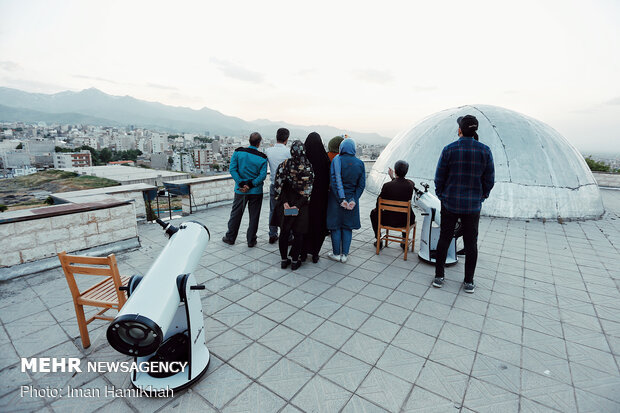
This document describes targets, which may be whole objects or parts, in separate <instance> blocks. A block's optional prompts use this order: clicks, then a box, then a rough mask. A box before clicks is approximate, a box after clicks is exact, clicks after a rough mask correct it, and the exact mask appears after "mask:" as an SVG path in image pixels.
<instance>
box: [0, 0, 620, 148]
mask: <svg viewBox="0 0 620 413" xmlns="http://www.w3.org/2000/svg"><path fill="white" fill-rule="evenodd" d="M0 16H1V19H0V21H1V23H0V86H5V87H13V88H17V89H22V90H25V91H28V92H40V93H55V92H60V91H64V90H74V91H78V90H82V89H86V88H89V87H96V88H98V89H100V90H102V91H104V92H106V93H109V94H113V95H130V96H134V97H136V98H138V99H144V100H149V101H157V102H161V103H164V104H169V105H175V106H186V107H191V108H194V109H200V108H202V107H204V106H207V107H209V108H211V109H215V110H218V111H220V112H222V113H224V114H227V115H232V116H237V117H240V118H243V119H245V120H255V119H270V120H272V121H285V122H289V123H294V124H301V125H332V126H336V127H339V128H344V129H346V130H351V131H363V132H377V133H379V134H381V135H383V136H386V137H388V138H391V137H393V136H395V135H396V134H397V133H398V132H400V131H402V130H404V129H406V128H409V127H411V126H412V125H414V124H416V123H417V122H419V121H420V120H422V119H424V118H425V117H427V116H429V115H431V114H433V113H435V112H437V111H440V110H443V109H448V108H452V107H456V106H462V105H467V104H489V105H497V106H502V107H505V108H508V109H511V110H515V111H517V112H520V113H523V114H525V115H528V116H531V117H534V118H536V119H539V120H541V121H543V122H545V123H548V124H549V125H551V126H552V127H554V128H555V129H556V130H558V131H559V132H560V133H562V134H563V135H564V136H565V137H566V138H567V139H568V140H569V141H570V142H571V143H572V144H573V145H575V146H576V147H577V148H578V149H580V150H581V151H585V152H588V151H590V152H594V151H598V152H605V151H610V152H613V151H615V152H620V139H618V138H617V136H618V132H619V131H620V24H618V22H619V21H620V1H618V0H588V1H586V0H582V1H574V0H520V1H504V0H468V1H462V0H460V1H448V0H437V1H428V0H423V1H418V0H409V1H390V0H382V1H380V2H378V1H364V0H357V1H338V0H330V1H323V0H314V1H312V2H296V1H290V0H288V1H271V0H261V1H234V0H230V1H210V0H208V1H207V0H204V1H182V0H180V1H174V2H171V1H133V0H132V1H110V0H107V1H95V0H93V1H83V0H80V1H50V0H46V1H35V0H32V1H30V0H28V1H22V0H14V1H7V0H0Z"/></svg>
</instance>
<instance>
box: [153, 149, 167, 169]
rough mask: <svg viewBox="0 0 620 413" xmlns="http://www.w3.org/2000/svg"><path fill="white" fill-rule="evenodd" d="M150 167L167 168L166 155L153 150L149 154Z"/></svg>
mask: <svg viewBox="0 0 620 413" xmlns="http://www.w3.org/2000/svg"><path fill="white" fill-rule="evenodd" d="M151 168H153V169H167V168H168V155H166V154H165V153H164V152H155V153H152V154H151Z"/></svg>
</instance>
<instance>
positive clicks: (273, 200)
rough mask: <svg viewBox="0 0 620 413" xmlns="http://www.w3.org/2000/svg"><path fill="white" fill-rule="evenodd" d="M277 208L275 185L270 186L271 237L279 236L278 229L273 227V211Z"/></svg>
mask: <svg viewBox="0 0 620 413" xmlns="http://www.w3.org/2000/svg"><path fill="white" fill-rule="evenodd" d="M275 206H276V191H275V190H274V189H273V184H271V185H269V237H276V236H278V227H276V226H274V225H271V217H272V216H273V209H274V208H275Z"/></svg>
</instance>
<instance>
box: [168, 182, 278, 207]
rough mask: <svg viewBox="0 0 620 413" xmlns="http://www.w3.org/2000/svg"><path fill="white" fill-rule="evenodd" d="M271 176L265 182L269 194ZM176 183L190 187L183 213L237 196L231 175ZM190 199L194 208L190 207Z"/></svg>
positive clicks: (185, 198) (265, 190)
mask: <svg viewBox="0 0 620 413" xmlns="http://www.w3.org/2000/svg"><path fill="white" fill-rule="evenodd" d="M270 183H271V181H270V180H269V176H267V179H265V182H264V183H263V193H264V194H269V184H270ZM175 184H186V185H189V187H190V194H191V195H190V196H182V198H181V199H182V200H181V205H182V208H183V214H189V213H190V210H191V211H193V210H194V209H195V208H198V209H200V208H201V207H207V206H209V205H210V204H214V203H217V202H223V201H231V200H232V199H234V197H235V181H234V180H233V179H232V177H231V176H230V175H218V176H213V177H207V178H195V179H186V180H183V181H176V182H175ZM190 200H191V205H192V208H190Z"/></svg>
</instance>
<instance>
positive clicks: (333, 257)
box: [327, 252, 340, 262]
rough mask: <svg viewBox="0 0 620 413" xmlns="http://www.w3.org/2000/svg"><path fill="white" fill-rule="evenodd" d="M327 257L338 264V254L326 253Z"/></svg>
mask: <svg viewBox="0 0 620 413" xmlns="http://www.w3.org/2000/svg"><path fill="white" fill-rule="evenodd" d="M327 257H328V258H329V259H330V260H334V261H338V262H340V254H334V253H333V252H328V253H327Z"/></svg>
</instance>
